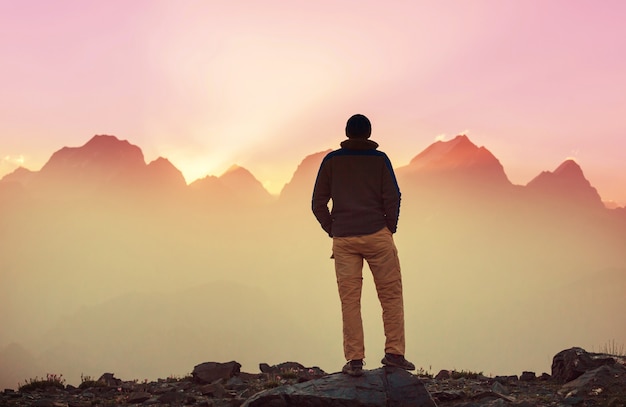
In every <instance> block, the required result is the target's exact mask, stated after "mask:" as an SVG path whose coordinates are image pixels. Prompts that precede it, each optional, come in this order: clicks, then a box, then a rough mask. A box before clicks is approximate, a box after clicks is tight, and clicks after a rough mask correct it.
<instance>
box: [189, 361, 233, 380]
mask: <svg viewBox="0 0 626 407" xmlns="http://www.w3.org/2000/svg"><path fill="white" fill-rule="evenodd" d="M240 369H241V364H239V363H237V362H235V361H231V362H227V363H218V362H204V363H201V364H199V365H196V366H195V367H194V368H193V372H191V375H192V376H193V378H194V380H195V381H196V382H198V383H213V382H215V381H217V380H220V379H222V380H228V379H230V378H231V377H233V376H237V375H238V374H239V373H240Z"/></svg>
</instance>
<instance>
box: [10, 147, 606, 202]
mask: <svg viewBox="0 0 626 407" xmlns="http://www.w3.org/2000/svg"><path fill="white" fill-rule="evenodd" d="M327 152H328V151H324V152H320V153H317V154H312V155H310V156H308V157H306V158H305V159H304V160H303V161H302V163H301V164H300V165H299V166H298V168H297V169H296V171H295V173H294V175H293V177H292V178H291V180H290V181H289V183H288V184H286V185H285V186H284V188H283V190H282V191H281V194H280V197H279V198H282V199H289V196H290V195H294V194H295V195H298V196H299V197H300V198H302V196H303V195H310V190H311V185H312V179H313V180H314V174H316V172H317V169H318V167H319V163H320V162H321V159H322V158H323V156H324V155H325V154H326V153H327ZM396 172H397V177H398V179H399V180H400V181H401V182H400V184H401V187H402V188H407V189H415V188H419V187H423V188H425V187H428V188H430V189H432V188H433V187H435V188H438V189H440V188H442V187H445V188H448V189H453V188H459V189H463V190H466V189H467V188H471V189H476V188H478V189H479V190H482V191H485V190H491V191H500V192H502V193H515V192H513V191H514V190H515V189H516V187H519V186H516V185H513V184H512V183H511V182H510V181H509V179H508V177H507V175H506V174H505V171H504V168H503V166H502V164H500V162H499V161H498V159H497V158H496V157H495V156H493V154H492V153H491V152H490V151H489V150H487V149H486V148H485V147H477V146H476V145H475V144H473V143H472V142H471V141H470V140H469V138H468V137H467V136H464V135H460V136H457V137H456V138H454V139H452V140H450V141H437V142H435V143H433V144H432V145H430V146H429V147H428V148H426V149H425V150H424V151H422V152H421V153H419V154H418V155H416V156H415V157H414V158H413V159H412V160H411V161H410V163H409V164H408V165H406V166H403V167H399V168H397V169H396ZM0 182H1V183H3V184H7V183H17V184H19V186H20V187H23V188H24V189H25V190H26V191H28V193H31V194H33V195H34V196H38V197H47V198H53V199H73V198H76V197H82V198H85V197H88V196H94V195H101V194H106V193H108V192H112V191H115V190H117V191H123V192H125V193H127V194H131V196H136V195H139V194H155V193H156V194H159V193H160V194H165V193H168V192H172V193H174V194H181V195H184V194H187V195H191V196H194V195H195V196H196V197H204V198H206V199H213V200H220V201H222V202H229V203H232V202H239V203H246V204H248V205H250V204H268V203H271V202H272V201H273V199H272V196H271V195H270V194H269V192H267V191H266V190H265V189H264V188H263V185H262V184H261V182H259V181H258V180H257V179H256V178H255V177H254V175H253V174H252V173H251V172H250V171H248V170H247V169H245V168H243V167H240V166H237V165H233V166H232V167H231V168H229V169H228V170H227V171H226V172H225V173H224V174H222V175H220V176H219V177H216V176H206V177H204V178H201V179H198V180H196V181H194V182H192V183H190V184H189V185H187V184H186V182H185V179H184V177H183V175H182V173H181V172H180V171H179V170H178V169H177V168H176V167H175V166H174V165H172V164H171V163H170V162H169V161H168V160H167V159H166V158H163V157H159V158H157V159H156V160H154V161H152V162H150V163H148V164H146V162H145V160H144V156H143V153H142V151H141V149H140V148H139V147H137V146H135V145H132V144H130V143H129V142H128V141H126V140H119V139H118V138H116V137H115V136H108V135H96V136H94V137H93V138H92V139H91V140H89V141H88V142H87V143H86V144H85V145H83V146H81V147H64V148H62V149H60V150H58V151H57V152H55V153H54V154H52V156H51V157H50V159H49V161H48V162H47V163H46V164H45V165H44V166H43V167H42V168H41V170H39V171H30V170H28V169H25V168H22V167H20V168H18V169H17V170H15V171H14V172H12V173H10V174H7V175H5V176H4V177H3V178H2V179H1V180H0ZM4 188H5V189H6V188H8V187H7V186H6V185H5V186H4ZM523 189H524V190H525V191H524V195H526V197H523V198H528V199H532V198H537V197H541V196H542V197H543V198H544V199H545V200H546V201H556V202H558V203H567V202H569V204H576V205H582V206H586V207H589V208H593V207H596V208H600V207H602V206H603V204H602V200H601V198H600V196H599V194H598V192H597V191H596V189H595V188H594V187H593V186H592V185H591V184H590V183H589V181H588V180H587V179H586V178H585V176H584V174H583V171H582V169H581V168H580V167H579V166H578V164H577V163H576V162H575V161H573V160H571V159H568V160H566V161H564V162H563V163H562V164H561V165H559V166H558V167H557V169H556V170H555V171H553V172H550V171H544V172H542V173H541V174H539V175H537V176H536V177H535V178H534V179H532V180H531V181H530V182H529V183H528V184H527V185H526V186H525V187H523ZM523 198H522V199H523Z"/></svg>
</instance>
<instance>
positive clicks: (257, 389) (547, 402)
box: [0, 348, 626, 407]
mask: <svg viewBox="0 0 626 407" xmlns="http://www.w3.org/2000/svg"><path fill="white" fill-rule="evenodd" d="M240 367H241V366H240V365H239V364H238V363H237V362H234V361H233V362H228V363H216V362H207V363H203V364H200V365H198V366H196V367H195V368H194V370H193V373H192V375H190V376H189V377H184V378H169V379H160V380H157V381H155V382H143V383H142V382H137V381H123V380H120V379H118V378H116V377H115V376H114V375H113V374H111V373H105V374H103V375H102V376H101V377H100V378H99V379H98V380H84V381H83V383H81V384H80V385H79V386H78V387H74V386H70V385H67V386H65V385H63V384H62V383H61V382H60V380H58V378H56V377H54V378H51V379H50V380H41V381H35V382H32V383H30V384H27V385H26V386H22V387H21V388H20V389H19V390H11V389H7V390H4V391H3V392H2V393H0V406H14V407H21V406H36V407H92V406H94V407H95V406H102V407H105V406H128V405H142V406H197V407H222V406H235V407H236V406H242V407H247V406H250V407H252V406H254V407H257V406H273V407H280V406H291V405H306V406H309V405H310V406H342V407H349V406H366V405H369V406H376V405H385V406H395V405H397V406H405V405H415V406H432V405H438V406H464V407H478V406H521V407H530V406H560V407H566V406H580V407H587V406H611V407H620V406H622V407H624V406H626V359H625V358H623V357H615V356H610V355H600V354H591V353H587V352H585V351H584V350H582V349H580V348H572V349H568V350H565V351H563V352H560V353H559V354H557V355H556V356H555V357H554V359H553V364H552V375H548V374H543V375H541V376H536V375H535V373H533V372H523V373H522V374H520V375H519V376H499V377H484V376H482V375H477V374H472V373H469V372H454V371H445V370H444V371H441V372H439V374H437V375H436V376H435V377H428V376H413V375H409V376H410V377H411V380H415V383H416V386H417V385H418V384H419V386H422V385H423V387H424V388H425V389H426V390H427V391H428V393H429V394H430V399H429V400H425V401H423V402H422V401H420V402H419V403H418V402H415V401H411V402H410V403H409V404H406V403H403V402H398V401H397V400H398V397H400V398H402V397H403V394H406V389H400V390H398V389H393V388H388V387H389V386H391V387H393V385H390V384H389V383H388V382H387V381H386V380H383V382H384V383H385V384H384V386H386V387H385V388H382V389H376V388H375V387H376V386H378V384H376V383H374V382H375V380H374V381H372V380H364V381H363V380H362V379H361V378H352V377H349V376H346V375H343V374H341V373H334V374H333V378H334V379H333V380H334V381H333V389H332V394H331V392H330V391H329V395H328V397H324V395H321V396H320V395H319V392H320V391H321V392H322V393H323V391H324V390H323V389H322V388H323V387H324V386H322V385H319V386H316V385H315V383H316V382H315V381H319V382H321V381H323V380H325V379H328V377H329V375H328V374H327V373H326V372H324V371H322V370H320V369H319V368H316V367H311V368H307V367H304V366H302V365H300V364H299V363H294V362H287V363H282V364H280V365H275V366H269V365H267V364H261V365H260V366H259V368H260V372H259V373H245V372H240V371H239V368H240ZM375 370H376V371H380V372H383V373H381V374H382V375H386V373H384V371H383V369H375ZM402 373H403V374H406V373H405V372H404V371H402ZM368 374H369V373H368ZM367 377H370V378H371V377H374V373H373V372H372V373H371V375H370V376H367ZM359 380H361V381H359ZM311 383H313V385H312V386H311ZM304 384H308V387H309V388H310V387H316V391H317V394H315V395H308V396H306V398H303V397H304V396H302V397H300V398H298V399H297V400H299V401H298V402H294V401H293V400H296V399H295V398H293V397H291V398H290V397H289V396H286V397H284V398H281V397H279V400H278V401H277V399H276V394H278V395H280V394H281V393H282V394H289V395H293V394H295V393H294V392H297V391H298V389H299V387H303V385H304ZM368 386H369V387H370V389H369V390H372V389H373V390H374V391H377V390H380V392H379V393H378V394H382V395H383V397H384V395H385V394H386V395H387V397H388V399H387V401H386V402H385V403H384V404H378V402H376V404H370V403H367V402H365V403H364V402H363V395H364V394H366V393H363V392H365V391H366V390H367V387H368ZM337 387H343V388H344V389H345V390H346V392H344V394H348V396H347V398H345V399H341V400H338V399H337V396H336V395H337ZM394 391H396V392H397V394H395V395H392V393H393V392H394ZM261 392H264V393H261ZM269 392H272V393H273V394H274V398H272V399H270V398H267V399H264V398H263V394H265V393H269ZM359 392H361V393H360V394H361V397H360V400H357V399H358V397H355V398H351V397H352V396H350V395H355V394H357V395H358V394H359ZM402 392H405V393H402ZM253 396H254V397H253ZM427 397H428V395H427ZM251 399H254V400H255V402H254V403H252V402H250V400H251ZM365 399H367V396H365ZM264 400H265V401H264ZM290 400H291V401H290ZM303 400H304V401H303ZM394 400H395V401H394Z"/></svg>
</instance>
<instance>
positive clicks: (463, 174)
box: [398, 134, 510, 185]
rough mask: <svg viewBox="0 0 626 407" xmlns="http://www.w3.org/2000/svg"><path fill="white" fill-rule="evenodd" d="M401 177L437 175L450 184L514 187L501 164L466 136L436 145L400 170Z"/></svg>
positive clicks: (440, 141) (435, 143)
mask: <svg viewBox="0 0 626 407" xmlns="http://www.w3.org/2000/svg"><path fill="white" fill-rule="evenodd" d="M398 173H399V175H400V176H406V175H409V176H422V175H427V174H429V175H437V176H439V177H445V178H446V179H449V180H450V181H453V180H457V181H460V180H463V182H467V181H471V180H475V181H480V182H481V183H484V182H485V181H486V182H487V184H494V183H495V184H497V185H505V184H506V185H508V184H510V182H509V180H508V178H507V176H506V174H505V173H504V168H503V167H502V165H501V164H500V161H498V159H497V158H496V157H495V156H494V155H493V154H491V152H490V151H489V150H487V149H486V148H485V147H478V146H477V145H476V144H474V143H472V141H471V140H470V139H469V137H467V136H466V135H464V134H462V135H458V136H456V137H455V138H453V139H452V140H449V141H442V140H439V141H436V142H434V143H433V144H431V145H430V146H428V147H427V148H426V149H425V150H424V151H422V152H421V153H420V154H418V155H417V156H415V157H414V158H413V159H412V160H411V162H410V163H409V165H407V166H405V167H402V168H400V169H398ZM439 181H442V180H439ZM485 185H486V184H485Z"/></svg>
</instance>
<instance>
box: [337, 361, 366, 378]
mask: <svg viewBox="0 0 626 407" xmlns="http://www.w3.org/2000/svg"><path fill="white" fill-rule="evenodd" d="M341 372H342V373H345V374H347V375H350V376H353V377H358V376H363V360H362V359H356V360H351V361H349V362H348V363H346V364H345V366H344V367H343V369H341Z"/></svg>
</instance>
